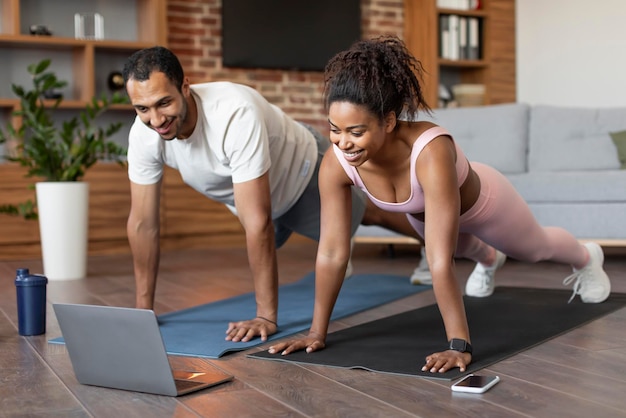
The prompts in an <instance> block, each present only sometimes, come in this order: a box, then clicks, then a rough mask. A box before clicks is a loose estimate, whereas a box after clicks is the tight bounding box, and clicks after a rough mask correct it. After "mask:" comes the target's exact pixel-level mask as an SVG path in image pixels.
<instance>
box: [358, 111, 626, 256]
mask: <svg viewBox="0 0 626 418" xmlns="http://www.w3.org/2000/svg"><path fill="white" fill-rule="evenodd" d="M420 119H423V120H431V121H433V122H434V123H436V124H438V125H440V126H443V127H445V128H446V129H448V131H450V133H451V134H452V135H453V137H454V139H455V140H456V141H458V143H459V144H460V146H461V147H462V148H463V150H464V152H465V154H466V155H467V157H468V159H469V160H470V161H479V162H483V163H486V164H489V165H491V166H492V167H494V168H496V169H498V170H499V171H500V172H502V173H503V174H505V175H506V176H507V178H508V179H509V180H510V181H511V183H512V184H513V185H514V186H515V188H516V189H517V190H518V191H519V192H520V194H521V195H522V196H523V197H524V198H525V199H526V201H527V202H528V204H529V206H530V208H531V210H532V211H533V213H534V215H535V216H536V218H537V220H538V221H539V223H540V224H542V225H545V226H561V227H564V228H565V229H567V230H568V231H570V232H571V233H572V234H574V235H575V236H576V237H577V238H579V239H581V240H590V241H596V242H598V243H600V244H601V245H620V246H622V245H626V170H622V169H620V161H619V158H618V153H617V150H616V147H615V145H614V144H613V141H612V139H611V136H610V135H609V133H611V132H616V131H623V130H626V108H594V109H592V108H574V107H558V106H545V105H536V106H529V105H527V104H524V103H514V104H504V105H492V106H482V107H471V108H456V109H436V110H435V111H434V113H433V115H432V116H428V117H426V116H421V117H420ZM356 237H357V239H356V241H357V242H386V241H387V242H389V243H393V242H394V240H395V239H401V238H399V237H400V236H399V235H398V234H395V233H393V232H391V231H388V230H386V229H383V228H380V227H376V226H360V227H359V230H358V231H357V235H356ZM400 242H402V241H400Z"/></svg>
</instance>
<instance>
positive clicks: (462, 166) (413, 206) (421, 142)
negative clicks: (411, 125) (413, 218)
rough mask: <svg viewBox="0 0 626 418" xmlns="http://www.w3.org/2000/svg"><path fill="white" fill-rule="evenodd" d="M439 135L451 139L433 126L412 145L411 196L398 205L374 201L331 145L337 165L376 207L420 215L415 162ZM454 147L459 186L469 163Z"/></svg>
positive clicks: (421, 204) (421, 205)
mask: <svg viewBox="0 0 626 418" xmlns="http://www.w3.org/2000/svg"><path fill="white" fill-rule="evenodd" d="M441 135H447V136H449V137H450V138H452V135H450V133H448V131H447V130H445V129H444V128H441V127H439V126H434V127H432V128H430V129H427V130H426V131H424V132H423V133H422V134H421V135H420V136H419V138H417V140H416V141H415V143H414V144H413V149H412V150H411V196H409V198H408V199H407V200H406V201H405V202H400V203H391V202H383V201H382V200H379V199H376V198H375V197H374V196H372V194H371V193H370V192H369V191H368V190H367V187H365V184H363V180H362V179H361V176H360V175H359V172H358V171H357V169H356V167H353V166H351V165H350V164H349V163H348V162H347V161H346V160H345V158H344V157H343V152H341V150H340V149H339V147H337V146H336V145H333V150H334V151H335V155H336V156H337V159H338V160H339V163H340V164H341V166H342V167H343V169H344V171H345V172H346V174H347V175H348V177H349V178H350V180H352V182H353V183H354V184H355V185H356V186H357V187H359V188H360V189H361V190H363V191H364V192H365V194H367V196H368V197H369V198H370V200H371V201H372V203H374V204H375V205H376V206H378V207H379V208H381V209H383V210H386V211H388V212H401V213H421V212H424V207H425V203H424V192H423V191H422V186H420V184H419V182H418V181H417V176H416V175H415V162H416V161H417V157H418V155H419V154H420V152H422V149H424V147H425V146H426V145H427V144H428V143H429V142H430V141H432V140H433V139H435V138H436V137H438V136H441ZM454 146H455V148H456V173H457V177H458V181H459V185H461V184H463V182H464V181H465V179H466V178H467V175H468V173H469V161H467V158H465V154H463V151H462V150H461V148H459V146H458V145H457V143H456V142H454Z"/></svg>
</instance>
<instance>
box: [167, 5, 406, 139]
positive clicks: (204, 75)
mask: <svg viewBox="0 0 626 418" xmlns="http://www.w3.org/2000/svg"><path fill="white" fill-rule="evenodd" d="M221 4H222V0H200V1H197V0H195V1H194V0H170V1H168V10H167V15H168V22H169V25H168V30H169V38H168V39H169V47H170V48H171V49H172V50H173V51H174V52H175V53H176V54H177V55H178V56H179V58H180V59H181V62H182V64H183V67H184V68H185V71H186V72H187V75H188V76H189V77H190V80H191V82H192V83H198V82H204V81H217V80H229V81H234V82H237V83H242V84H246V85H249V86H251V87H254V88H255V89H257V90H258V91H259V92H261V94H263V96H265V98H266V99H268V100H269V101H270V102H272V103H274V104H275V105H277V106H278V107H280V108H281V109H283V110H284V111H285V112H286V113H287V114H289V115H290V116H291V117H293V118H295V119H297V120H300V121H303V122H306V123H309V124H311V125H313V126H315V127H316V128H318V129H319V130H320V131H321V132H327V131H328V123H327V122H326V115H325V112H324V109H323V106H322V88H323V74H322V72H311V71H309V72H298V71H282V70H241V69H229V68H223V67H222V61H221V55H222V53H221V46H220V45H221V37H220V36H221V9H220V8H221ZM361 15H362V36H363V37H364V38H369V37H373V36H376V35H380V34H395V35H398V36H400V37H402V30H403V29H402V28H403V0H362V1H361ZM270 23H275V24H280V22H270Z"/></svg>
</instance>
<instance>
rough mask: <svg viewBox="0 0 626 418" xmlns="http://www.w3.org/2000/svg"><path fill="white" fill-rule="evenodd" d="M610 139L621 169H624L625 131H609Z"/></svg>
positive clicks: (625, 154)
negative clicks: (615, 149)
mask: <svg viewBox="0 0 626 418" xmlns="http://www.w3.org/2000/svg"><path fill="white" fill-rule="evenodd" d="M611 139H612V140H613V143H614V144H615V148H617V158H618V159H619V162H620V164H621V168H622V170H626V131H620V132H611Z"/></svg>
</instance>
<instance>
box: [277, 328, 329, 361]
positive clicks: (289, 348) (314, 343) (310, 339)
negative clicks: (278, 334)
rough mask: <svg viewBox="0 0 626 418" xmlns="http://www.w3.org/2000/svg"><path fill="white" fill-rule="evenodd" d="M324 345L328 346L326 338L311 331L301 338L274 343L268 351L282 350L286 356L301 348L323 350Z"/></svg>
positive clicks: (309, 351) (310, 350)
mask: <svg viewBox="0 0 626 418" xmlns="http://www.w3.org/2000/svg"><path fill="white" fill-rule="evenodd" d="M324 347H326V343H325V342H324V338H321V337H320V336H319V335H318V334H316V333H309V335H308V336H306V337H304V338H300V339H299V340H289V341H287V342H284V343H279V344H276V345H273V346H271V347H270V348H269V350H268V352H269V353H270V354H276V353H279V352H280V354H281V355H282V356H285V355H287V354H289V353H293V352H294V351H299V350H306V352H307V353H312V352H313V351H317V350H321V349H322V348H324Z"/></svg>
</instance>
